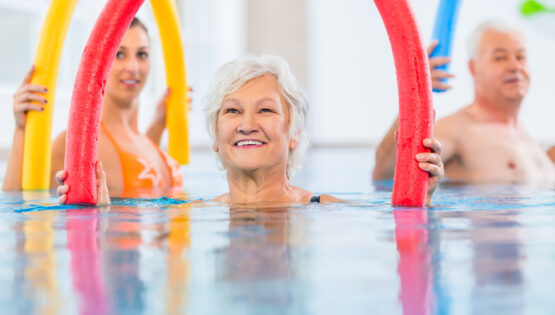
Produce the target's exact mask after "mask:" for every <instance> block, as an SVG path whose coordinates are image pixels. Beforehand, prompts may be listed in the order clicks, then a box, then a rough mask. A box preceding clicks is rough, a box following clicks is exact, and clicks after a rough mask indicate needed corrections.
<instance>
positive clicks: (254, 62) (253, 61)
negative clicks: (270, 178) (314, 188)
mask: <svg viewBox="0 0 555 315" xmlns="http://www.w3.org/2000/svg"><path fill="white" fill-rule="evenodd" d="M267 74H270V75H273V76H274V77H275V78H276V80H277V83H278V86H279V88H280V90H281V93H282V95H283V97H284V98H285V100H286V101H287V105H288V106H289V113H290V121H289V136H290V137H293V136H297V137H298V139H299V144H298V146H297V147H296V148H295V149H294V150H291V151H290V152H289V158H288V161H287V177H288V178H292V177H293V175H294V174H295V171H297V170H299V169H300V168H301V164H302V159H303V157H304V153H305V151H306V148H307V147H308V136H307V135H306V132H305V126H306V117H307V114H308V101H307V97H306V93H305V92H304V90H303V89H302V88H301V86H300V84H299V82H298V81H297V79H296V78H295V77H294V76H293V74H292V73H291V70H290V69H289V65H288V64H287V62H286V61H285V60H284V59H283V58H281V57H278V56H274V55H261V56H253V55H247V56H244V57H241V58H237V59H235V60H232V61H230V62H228V63H226V64H224V65H223V66H222V67H221V68H220V69H219V70H218V71H217V72H216V74H215V76H214V82H213V85H212V87H211V89H210V91H209V92H208V95H207V98H206V108H205V114H206V125H207V127H208V132H209V134H210V137H211V138H212V141H216V132H217V130H216V125H217V124H216V122H217V119H218V114H219V112H220V108H221V106H222V102H223V100H224V98H225V97H226V96H228V95H230V94H232V93H234V92H236V91H237V90H239V88H241V87H242V86H243V85H244V84H245V83H247V82H248V81H250V80H253V79H256V78H258V77H261V76H263V75H267ZM217 155H218V158H220V156H219V154H217Z"/></svg>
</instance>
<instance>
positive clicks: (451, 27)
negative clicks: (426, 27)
mask: <svg viewBox="0 0 555 315" xmlns="http://www.w3.org/2000/svg"><path fill="white" fill-rule="evenodd" d="M460 6H461V0H441V2H440V3H439V6H438V8H437V14H436V21H435V25H434V34H433V36H432V38H433V39H436V40H437V41H438V44H437V46H436V48H435V49H434V50H433V51H432V53H431V54H430V57H451V48H452V47H453V35H454V33H455V29H456V27H457V20H458V16H459V8H460ZM449 65H450V63H447V64H444V65H441V66H437V67H436V69H438V70H443V71H449ZM441 81H443V82H446V81H447V79H442V80H441ZM433 91H434V92H436V93H441V92H445V90H440V89H433Z"/></svg>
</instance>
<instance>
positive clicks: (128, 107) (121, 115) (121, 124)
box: [102, 95, 139, 133]
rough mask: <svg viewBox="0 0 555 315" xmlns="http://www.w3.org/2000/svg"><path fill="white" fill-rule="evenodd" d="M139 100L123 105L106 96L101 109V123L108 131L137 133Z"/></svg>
mask: <svg viewBox="0 0 555 315" xmlns="http://www.w3.org/2000/svg"><path fill="white" fill-rule="evenodd" d="M138 105H139V100H138V99H134V100H133V101H131V103H123V102H121V101H117V100H115V99H113V98H112V97H110V96H109V95H106V97H105V99H104V106H103V108H102V122H103V123H104V125H105V126H107V127H108V128H110V129H123V130H129V131H132V132H134V133H138V132H139V130H138V126H137V121H138V109H139V106H138Z"/></svg>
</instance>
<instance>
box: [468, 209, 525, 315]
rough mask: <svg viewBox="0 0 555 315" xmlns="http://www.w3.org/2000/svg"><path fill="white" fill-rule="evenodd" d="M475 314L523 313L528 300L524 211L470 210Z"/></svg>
mask: <svg viewBox="0 0 555 315" xmlns="http://www.w3.org/2000/svg"><path fill="white" fill-rule="evenodd" d="M469 214H471V216H470V222H471V227H472V228H471V230H470V235H469V238H470V240H471V241H472V246H473V250H474V259H473V262H472V266H473V274H474V287H473V292H472V298H473V300H474V301H475V303H474V304H473V313H474V314H486V313H494V312H501V313H503V314H523V313H524V303H525V292H524V276H523V273H522V263H523V261H524V260H525V255H524V254H523V252H522V245H521V240H520V235H519V230H520V223H519V222H518V217H519V215H520V211H496V212H491V211H476V212H470V213H469Z"/></svg>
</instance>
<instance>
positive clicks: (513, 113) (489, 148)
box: [372, 21, 555, 186]
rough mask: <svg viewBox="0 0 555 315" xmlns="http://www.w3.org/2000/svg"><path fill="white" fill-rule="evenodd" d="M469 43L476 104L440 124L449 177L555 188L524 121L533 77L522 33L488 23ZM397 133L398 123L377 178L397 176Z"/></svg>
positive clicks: (381, 151)
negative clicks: (523, 106)
mask: <svg viewBox="0 0 555 315" xmlns="http://www.w3.org/2000/svg"><path fill="white" fill-rule="evenodd" d="M468 43H469V53H470V61H469V62H468V66H469V69H470V72H471V74H472V76H473V78H474V90H475V91H474V94H475V96H474V97H475V99H474V102H473V103H472V104H470V105H468V106H466V107H464V108H463V109H461V110H459V111H458V112H456V113H454V114H452V115H450V116H448V117H445V118H443V119H441V120H439V121H438V122H437V123H436V124H435V126H434V136H435V137H436V138H437V139H439V141H440V142H442V143H443V154H442V160H443V162H444V164H445V174H446V178H448V179H450V180H453V181H458V182H465V183H472V184H477V183H490V184H491V183H493V184H533V185H540V186H553V185H555V166H554V164H553V162H552V161H551V160H550V159H549V157H548V155H547V154H546V152H544V151H543V150H542V149H541V148H540V147H539V145H538V144H537V143H536V142H534V140H533V139H532V138H531V137H530V136H529V135H528V133H527V132H526V130H525V128H524V127H523V126H522V124H521V123H520V122H519V120H518V115H519V111H520V106H521V104H522V101H523V99H524V97H525V96H526V93H527V91H528V83H529V79H530V78H529V72H528V64H527V60H526V46H525V43H524V37H523V35H522V33H520V32H519V31H518V30H517V29H516V28H515V27H514V26H512V24H511V23H509V22H503V21H487V22H485V23H483V24H481V25H480V26H479V27H478V28H477V29H476V30H475V31H474V32H473V34H472V35H471V37H470V38H469V42H468ZM431 63H432V62H431ZM433 83H434V84H436V82H435V81H434V82H433ZM396 129H397V122H396V123H395V124H394V125H393V126H392V128H391V129H390V131H389V132H388V134H387V135H386V137H385V138H384V139H383V140H382V142H381V143H380V145H379V146H378V148H377V151H376V165H375V167H374V171H373V174H372V177H373V179H376V180H379V179H389V178H392V177H393V173H394V169H395V153H396V152H395V150H396V148H395V141H394V136H393V134H394V132H395V130H396Z"/></svg>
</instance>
